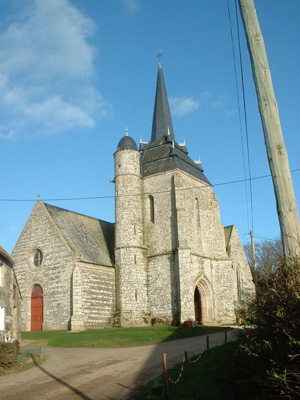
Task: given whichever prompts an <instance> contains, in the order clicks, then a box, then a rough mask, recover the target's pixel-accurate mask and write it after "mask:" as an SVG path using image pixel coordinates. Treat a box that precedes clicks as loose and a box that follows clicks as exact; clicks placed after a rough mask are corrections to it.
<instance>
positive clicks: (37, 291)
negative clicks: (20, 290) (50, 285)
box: [31, 285, 43, 331]
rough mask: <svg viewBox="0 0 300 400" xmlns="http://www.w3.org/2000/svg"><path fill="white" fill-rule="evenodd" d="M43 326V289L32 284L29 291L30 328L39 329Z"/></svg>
mask: <svg viewBox="0 0 300 400" xmlns="http://www.w3.org/2000/svg"><path fill="white" fill-rule="evenodd" d="M42 328H43V289H42V287H41V286H40V285H34V286H33V289H32V292H31V330H32V331H41V330H42Z"/></svg>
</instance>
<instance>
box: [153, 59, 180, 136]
mask: <svg viewBox="0 0 300 400" xmlns="http://www.w3.org/2000/svg"><path fill="white" fill-rule="evenodd" d="M168 135H170V137H171V140H175V138H174V131H173V125H172V120H171V113H170V108H169V102H168V97H167V92H166V87H165V81H164V76H163V72H162V68H161V64H160V63H159V64H158V72H157V83H156V95H155V104H154V113H153V123H152V133H151V142H155V143H157V144H158V143H160V142H161V141H162V140H164V139H165V136H168Z"/></svg>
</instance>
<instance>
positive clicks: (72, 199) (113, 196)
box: [0, 168, 300, 202]
mask: <svg viewBox="0 0 300 400" xmlns="http://www.w3.org/2000/svg"><path fill="white" fill-rule="evenodd" d="M299 171H300V168H296V169H293V170H291V172H299ZM270 177H271V175H270V174H268V175H261V176H256V177H254V178H246V179H238V180H234V181H228V182H221V183H216V184H214V185H212V186H213V187H216V186H225V185H233V184H237V183H243V182H245V181H249V180H250V179H251V180H252V181H254V180H258V179H265V178H270ZM207 187H208V186H207V185H201V186H192V187H186V188H180V189H178V190H194V189H206V188H207ZM166 192H169V190H161V191H156V192H151V193H150V192H149V193H142V194H143V195H147V194H159V193H166ZM131 196H136V193H134V194H130V195H126V197H131ZM115 197H116V196H115V195H110V196H90V197H66V198H45V199H43V201H76V200H102V199H114V198H115ZM117 197H118V196H117ZM0 202H36V199H0Z"/></svg>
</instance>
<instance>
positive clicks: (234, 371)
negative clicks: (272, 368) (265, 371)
mask: <svg viewBox="0 0 300 400" xmlns="http://www.w3.org/2000/svg"><path fill="white" fill-rule="evenodd" d="M237 346H239V344H238V342H233V343H228V344H227V345H223V346H220V347H216V348H213V349H211V350H210V354H209V356H208V354H207V352H204V353H203V355H202V357H201V358H200V359H199V361H197V362H196V363H194V364H191V363H189V378H188V377H187V374H186V369H184V373H183V375H182V378H181V380H180V381H179V383H177V384H176V385H174V384H172V383H169V389H170V398H171V399H172V400H182V399H201V400H211V399H214V400H234V399H239V400H241V399H243V400H250V399H251V400H253V399H260V396H259V393H258V392H257V388H256V387H255V385H254V386H253V385H252V383H253V382H251V380H250V379H243V377H242V375H243V373H241V368H240V367H241V366H240V363H239V359H238V358H237V357H236V356H235V350H236V348H237ZM195 358H196V357H194V359H195ZM180 369H181V365H177V366H175V367H174V368H171V369H169V370H168V374H169V377H170V378H171V379H172V380H173V381H176V379H177V378H178V376H179V372H180ZM165 398H166V397H165V383H164V375H161V376H159V377H158V378H156V379H155V380H154V381H153V382H152V383H151V385H149V387H148V388H147V389H146V390H145V392H144V393H142V394H141V395H140V396H139V397H138V399H139V400H150V399H165Z"/></svg>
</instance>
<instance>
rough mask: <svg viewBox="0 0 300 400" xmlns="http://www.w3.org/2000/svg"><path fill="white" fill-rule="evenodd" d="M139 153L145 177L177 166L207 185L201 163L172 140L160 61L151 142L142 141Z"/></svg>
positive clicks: (170, 121)
mask: <svg viewBox="0 0 300 400" xmlns="http://www.w3.org/2000/svg"><path fill="white" fill-rule="evenodd" d="M140 152H141V174H142V176H144V177H145V176H149V175H154V174H157V173H160V172H165V171H170V170H173V169H177V168H178V169H180V170H182V171H184V172H187V173H188V174H190V175H192V176H194V177H195V178H198V179H200V180H201V181H203V182H206V183H208V184H209V185H210V182H209V181H208V179H207V178H206V176H205V175H204V173H203V169H202V166H201V164H197V163H195V162H194V161H193V160H192V159H191V158H190V157H189V156H188V151H187V149H186V146H185V145H180V144H178V143H177V142H176V141H175V135H174V130H173V125H172V119H171V113H170V108H169V102H168V97H167V92H166V87H165V82H164V77H163V72H162V68H161V64H160V63H159V66H158V73H157V84H156V95H155V103H154V113H153V123H152V133H151V141H150V142H149V143H141V144H140Z"/></svg>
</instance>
